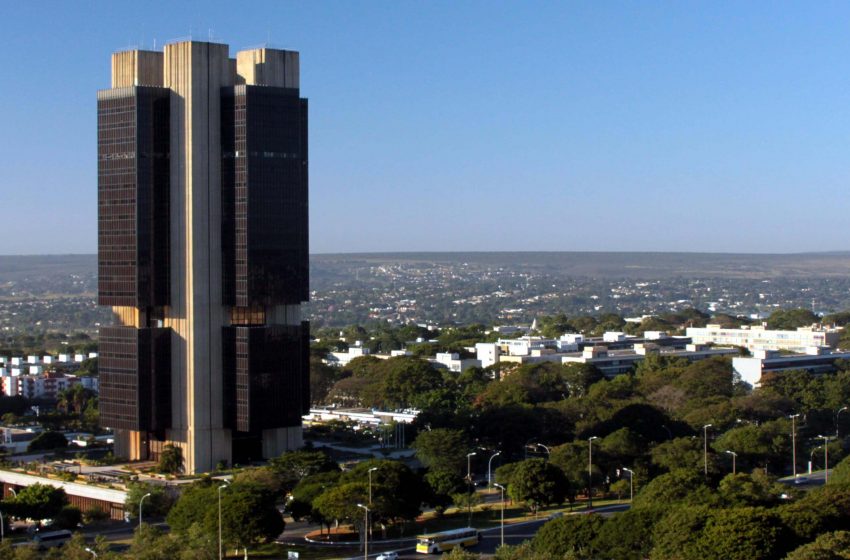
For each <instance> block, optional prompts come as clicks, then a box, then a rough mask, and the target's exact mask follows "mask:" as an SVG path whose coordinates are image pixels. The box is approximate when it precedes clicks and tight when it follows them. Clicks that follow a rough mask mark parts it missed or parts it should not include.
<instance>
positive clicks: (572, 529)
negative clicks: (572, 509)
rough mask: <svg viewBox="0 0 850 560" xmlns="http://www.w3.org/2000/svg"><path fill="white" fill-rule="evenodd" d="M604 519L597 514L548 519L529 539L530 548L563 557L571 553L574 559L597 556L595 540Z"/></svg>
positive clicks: (582, 559)
mask: <svg viewBox="0 0 850 560" xmlns="http://www.w3.org/2000/svg"><path fill="white" fill-rule="evenodd" d="M603 523H604V519H603V518H602V517H600V516H599V515H595V514H591V515H570V516H567V517H561V518H560V519H555V520H553V521H549V522H548V523H546V524H545V525H543V527H541V528H540V530H539V531H537V534H536V535H535V536H534V538H533V539H531V548H532V549H533V550H534V551H535V552H538V553H544V554H552V555H554V556H558V557H563V556H564V555H567V554H572V555H573V557H574V558H576V559H581V560H584V559H588V560H590V559H592V558H597V557H598V553H599V551H598V550H597V549H596V546H595V542H596V539H597V537H598V536H599V532H600V530H601V529H602V525H603Z"/></svg>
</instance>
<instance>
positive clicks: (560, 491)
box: [508, 459, 570, 513]
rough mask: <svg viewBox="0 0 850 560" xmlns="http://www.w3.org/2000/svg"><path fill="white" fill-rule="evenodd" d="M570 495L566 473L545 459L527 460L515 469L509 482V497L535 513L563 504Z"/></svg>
mask: <svg viewBox="0 0 850 560" xmlns="http://www.w3.org/2000/svg"><path fill="white" fill-rule="evenodd" d="M569 494H570V483H569V481H568V480H567V477H566V476H564V472H563V471H562V470H561V469H559V468H558V467H556V466H554V465H552V464H551V463H549V462H547V461H544V460H543V459H527V460H525V461H523V462H521V463H519V465H517V467H516V468H515V469H514V471H513V474H512V476H511V478H510V480H508V495H509V496H510V497H511V499H512V500H514V501H517V502H523V503H525V504H526V506H527V507H528V508H529V509H530V510H531V511H532V512H534V513H537V510H538V508H539V507H540V506H542V505H549V504H561V503H563V502H564V500H565V499H566V498H567V496H569Z"/></svg>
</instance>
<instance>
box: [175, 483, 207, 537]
mask: <svg viewBox="0 0 850 560" xmlns="http://www.w3.org/2000/svg"><path fill="white" fill-rule="evenodd" d="M216 488H217V487H216V486H214V485H213V484H212V482H211V481H210V480H204V481H202V482H197V483H195V484H192V485H190V486H189V487H187V488H184V489H183V491H182V493H181V494H180V498H178V500H177V502H175V504H174V507H172V508H171V510H170V511H169V512H168V516H167V518H166V520H167V521H168V526H169V527H171V530H172V531H174V532H176V533H178V534H182V535H186V534H188V532H189V528H190V527H191V526H192V525H193V524H197V525H199V526H201V527H203V523H204V519H205V517H206V516H207V512H210V511H216V512H218V495H217V491H216Z"/></svg>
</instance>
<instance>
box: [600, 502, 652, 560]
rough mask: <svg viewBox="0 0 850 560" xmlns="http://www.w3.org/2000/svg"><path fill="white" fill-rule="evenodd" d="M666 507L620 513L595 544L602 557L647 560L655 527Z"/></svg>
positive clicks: (619, 559)
mask: <svg viewBox="0 0 850 560" xmlns="http://www.w3.org/2000/svg"><path fill="white" fill-rule="evenodd" d="M666 513H667V510H666V508H664V507H661V506H657V507H646V508H640V509H634V510H629V511H624V512H622V513H618V514H616V515H614V516H613V517H611V518H610V519H608V521H606V522H605V524H604V525H603V526H602V528H601V529H600V530H599V535H598V536H597V538H596V542H595V547H596V550H598V551H599V555H600V558H609V559H610V560H643V559H644V558H648V557H649V553H650V551H651V550H652V530H653V528H654V527H655V524H656V523H658V520H659V519H661V518H662V517H663V516H664V515H665V514H666Z"/></svg>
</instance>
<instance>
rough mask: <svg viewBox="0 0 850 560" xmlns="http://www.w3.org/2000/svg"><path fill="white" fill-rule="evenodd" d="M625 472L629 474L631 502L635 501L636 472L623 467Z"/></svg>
mask: <svg viewBox="0 0 850 560" xmlns="http://www.w3.org/2000/svg"><path fill="white" fill-rule="evenodd" d="M621 468H622V469H623V470H624V471H626V472H627V473H629V501H630V502H631V501H634V499H635V471H633V470H632V469H627V468H626V467H621Z"/></svg>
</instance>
